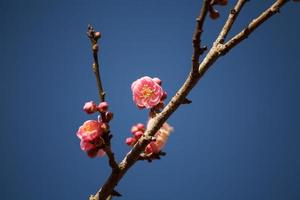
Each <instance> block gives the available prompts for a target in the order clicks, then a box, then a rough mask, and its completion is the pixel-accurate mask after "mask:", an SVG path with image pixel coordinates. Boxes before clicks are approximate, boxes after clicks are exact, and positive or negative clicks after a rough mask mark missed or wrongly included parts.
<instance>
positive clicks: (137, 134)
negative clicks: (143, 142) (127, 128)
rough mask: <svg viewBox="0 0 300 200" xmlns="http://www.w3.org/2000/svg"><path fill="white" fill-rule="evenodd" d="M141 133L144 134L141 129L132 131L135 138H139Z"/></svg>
mask: <svg viewBox="0 0 300 200" xmlns="http://www.w3.org/2000/svg"><path fill="white" fill-rule="evenodd" d="M143 134H144V133H143V132H142V131H137V132H135V133H134V137H135V138H136V139H139V138H140V137H141V136H142V135H143Z"/></svg>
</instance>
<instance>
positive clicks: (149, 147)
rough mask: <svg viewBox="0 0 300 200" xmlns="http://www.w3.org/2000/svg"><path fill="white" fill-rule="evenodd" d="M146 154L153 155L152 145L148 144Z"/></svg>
mask: <svg viewBox="0 0 300 200" xmlns="http://www.w3.org/2000/svg"><path fill="white" fill-rule="evenodd" d="M145 153H146V154H150V153H153V151H152V147H151V145H150V144H148V145H147V147H146V149H145Z"/></svg>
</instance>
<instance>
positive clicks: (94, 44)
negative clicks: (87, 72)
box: [87, 25, 105, 102]
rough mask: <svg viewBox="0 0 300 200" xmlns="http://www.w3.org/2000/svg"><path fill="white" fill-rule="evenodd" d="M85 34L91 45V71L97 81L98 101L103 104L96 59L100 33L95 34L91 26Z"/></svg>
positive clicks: (103, 95)
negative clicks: (92, 60) (92, 59)
mask: <svg viewBox="0 0 300 200" xmlns="http://www.w3.org/2000/svg"><path fill="white" fill-rule="evenodd" d="M87 34H88V37H89V38H90V41H91V45H92V51H93V58H94V63H93V71H94V74H95V76H96V80H97V86H98V94H99V99H100V102H101V101H102V102H104V101H105V92H104V89H103V86H102V82H101V76H100V69H99V68H100V65H99V59H98V51H99V46H98V44H97V42H98V39H100V37H101V35H100V32H95V30H94V28H93V27H92V26H91V25H89V26H88V32H87ZM98 35H99V36H98Z"/></svg>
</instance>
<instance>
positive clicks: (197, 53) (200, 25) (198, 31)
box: [192, 0, 211, 72]
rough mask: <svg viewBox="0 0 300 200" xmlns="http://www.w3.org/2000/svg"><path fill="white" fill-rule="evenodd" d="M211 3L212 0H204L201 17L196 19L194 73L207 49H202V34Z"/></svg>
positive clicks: (193, 56)
mask: <svg viewBox="0 0 300 200" xmlns="http://www.w3.org/2000/svg"><path fill="white" fill-rule="evenodd" d="M210 2H211V0H204V2H203V4H202V7H201V11H200V14H199V17H198V18H197V19H196V21H197V25H196V28H195V32H194V34H193V48H194V52H193V55H192V69H193V71H194V72H196V71H197V69H198V66H199V57H200V55H201V54H202V53H203V52H204V51H205V50H206V49H207V47H201V33H202V32H203V24H204V21H205V18H206V15H207V13H208V8H209V6H210Z"/></svg>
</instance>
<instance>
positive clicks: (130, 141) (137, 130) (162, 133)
mask: <svg viewBox="0 0 300 200" xmlns="http://www.w3.org/2000/svg"><path fill="white" fill-rule="evenodd" d="M152 121H153V119H150V120H149V121H148V125H147V126H149V125H150V124H151V123H152ZM172 131H173V128H172V127H171V126H170V125H169V124H168V123H164V124H163V126H162V127H161V128H160V129H159V130H158V131H157V132H156V134H155V135H154V137H155V140H154V141H152V142H150V143H149V144H148V145H147V147H146V149H145V151H144V154H146V155H151V154H153V153H154V154H157V153H159V152H160V151H161V150H162V148H163V147H164V146H165V144H166V142H167V140H168V137H169V135H170V133H171V132H172ZM144 132H145V127H144V125H143V124H142V123H138V124H136V125H134V126H132V128H131V133H132V135H133V136H132V137H129V138H127V139H126V144H127V145H129V146H134V145H135V143H136V142H137V141H138V139H139V138H140V137H141V136H142V135H143V134H144Z"/></svg>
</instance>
